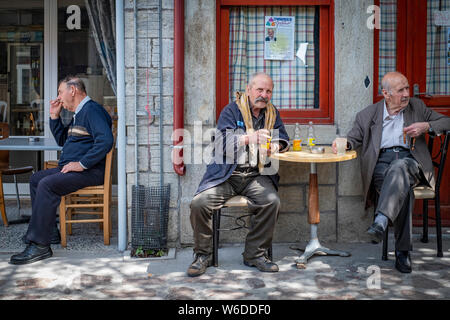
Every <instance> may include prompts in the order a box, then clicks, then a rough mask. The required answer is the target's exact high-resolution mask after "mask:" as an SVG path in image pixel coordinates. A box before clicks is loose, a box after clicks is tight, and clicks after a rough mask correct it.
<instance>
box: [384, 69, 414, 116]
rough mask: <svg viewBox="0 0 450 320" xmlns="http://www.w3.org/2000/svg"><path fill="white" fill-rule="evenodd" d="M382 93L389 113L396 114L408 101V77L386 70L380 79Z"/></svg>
mask: <svg viewBox="0 0 450 320" xmlns="http://www.w3.org/2000/svg"><path fill="white" fill-rule="evenodd" d="M381 91H382V93H383V96H384V99H385V101H386V105H387V108H388V112H389V114H397V113H398V112H400V111H401V110H402V109H404V108H405V107H406V106H407V105H408V103H409V83H408V79H407V78H406V77H405V76H404V75H403V74H401V73H400V72H388V73H386V74H385V75H384V77H383V79H382V80H381Z"/></svg>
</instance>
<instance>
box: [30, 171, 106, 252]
mask: <svg viewBox="0 0 450 320" xmlns="http://www.w3.org/2000/svg"><path fill="white" fill-rule="evenodd" d="M60 171H61V169H60V168H53V169H48V170H42V171H38V172H36V173H35V174H33V175H32V176H31V178H30V195H31V220H30V224H29V225H28V231H27V235H26V238H27V240H29V241H33V242H36V243H38V244H41V245H49V244H50V238H51V234H52V231H53V228H54V226H55V224H56V210H57V208H58V206H59V204H60V202H61V196H64V195H67V194H69V193H71V192H74V191H77V190H79V189H82V188H84V187H88V186H95V185H101V184H103V178H104V173H105V171H104V168H92V169H89V170H84V171H82V172H68V173H61V172H60Z"/></svg>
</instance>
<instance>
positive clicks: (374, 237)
mask: <svg viewBox="0 0 450 320" xmlns="http://www.w3.org/2000/svg"><path fill="white" fill-rule="evenodd" d="M367 234H368V235H369V236H370V240H371V241H372V243H375V244H378V243H380V242H381V241H382V240H383V233H380V232H377V231H376V230H374V229H372V228H369V229H368V230H367Z"/></svg>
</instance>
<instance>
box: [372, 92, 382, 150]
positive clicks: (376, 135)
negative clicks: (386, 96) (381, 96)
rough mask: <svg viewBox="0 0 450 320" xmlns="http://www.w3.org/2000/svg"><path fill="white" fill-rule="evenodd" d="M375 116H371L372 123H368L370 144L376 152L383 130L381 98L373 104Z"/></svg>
mask: <svg viewBox="0 0 450 320" xmlns="http://www.w3.org/2000/svg"><path fill="white" fill-rule="evenodd" d="M375 108H376V110H375V117H373V118H372V123H371V125H370V133H371V136H372V145H373V148H374V149H375V152H376V154H377V155H378V152H379V150H380V145H381V134H382V132H383V111H384V110H383V109H384V100H381V101H380V102H378V103H377V104H376V105H375Z"/></svg>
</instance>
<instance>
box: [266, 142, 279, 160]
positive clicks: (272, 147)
mask: <svg viewBox="0 0 450 320" xmlns="http://www.w3.org/2000/svg"><path fill="white" fill-rule="evenodd" d="M278 151H280V144H279V143H277V142H274V143H271V144H270V149H269V150H268V151H267V155H268V156H269V157H270V155H271V154H275V153H278Z"/></svg>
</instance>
